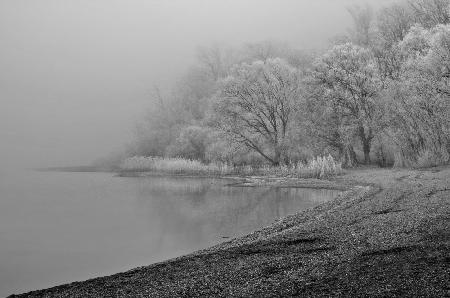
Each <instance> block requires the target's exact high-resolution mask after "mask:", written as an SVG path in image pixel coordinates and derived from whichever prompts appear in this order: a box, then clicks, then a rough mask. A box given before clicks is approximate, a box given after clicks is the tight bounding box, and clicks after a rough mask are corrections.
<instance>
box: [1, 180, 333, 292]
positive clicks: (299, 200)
mask: <svg viewBox="0 0 450 298" xmlns="http://www.w3.org/2000/svg"><path fill="white" fill-rule="evenodd" d="M230 182H231V181H230V180H227V179H212V178H211V179H210V178H206V179H205V178H183V177H143V178H123V177H114V175H113V174H111V173H73V172H72V173H64V172H36V171H12V172H11V171H8V172H0V296H2V297H3V296H6V295H9V294H12V293H22V292H26V291H29V290H36V289H41V288H47V287H51V286H55V285H58V284H61V283H67V282H71V281H76V280H85V279H89V278H92V277H97V276H101V275H109V274H113V273H117V272H120V271H125V270H128V269H131V268H133V267H138V266H143V265H149V264H151V263H154V262H158V261H162V260H166V259H169V258H172V257H177V256H180V255H183V254H186V253H190V252H193V251H195V250H198V249H202V248H206V247H209V246H211V245H214V244H217V243H220V242H222V241H225V240H227V239H228V238H227V237H230V238H232V237H236V236H239V235H243V234H246V233H249V232H252V231H254V230H256V229H258V228H261V227H264V226H267V225H269V224H270V223H272V222H273V221H275V220H276V219H278V218H280V217H283V216H286V215H288V214H293V213H295V212H297V211H300V210H304V209H307V208H311V207H314V206H316V205H318V204H320V203H322V202H325V201H327V200H330V199H331V198H333V197H335V196H336V195H337V194H338V191H334V190H312V189H300V188H268V187H257V188H251V187H231V186H227V184H229V183H230Z"/></svg>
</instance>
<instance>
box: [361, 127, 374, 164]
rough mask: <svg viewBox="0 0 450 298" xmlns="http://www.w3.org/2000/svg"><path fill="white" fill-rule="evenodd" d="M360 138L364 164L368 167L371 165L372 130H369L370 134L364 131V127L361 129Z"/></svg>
mask: <svg viewBox="0 0 450 298" xmlns="http://www.w3.org/2000/svg"><path fill="white" fill-rule="evenodd" d="M359 137H360V139H361V143H362V147H363V152H364V163H365V164H366V165H368V164H370V147H371V144H372V138H373V137H372V129H370V128H369V129H368V132H367V131H366V130H365V129H364V126H362V125H361V126H360V127H359Z"/></svg>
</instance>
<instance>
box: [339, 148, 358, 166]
mask: <svg viewBox="0 0 450 298" xmlns="http://www.w3.org/2000/svg"><path fill="white" fill-rule="evenodd" d="M339 155H340V156H341V160H342V166H343V167H344V168H352V167H354V166H356V164H357V163H358V161H357V159H356V153H355V151H354V150H353V146H352V145H343V146H342V147H341V148H340V149H339Z"/></svg>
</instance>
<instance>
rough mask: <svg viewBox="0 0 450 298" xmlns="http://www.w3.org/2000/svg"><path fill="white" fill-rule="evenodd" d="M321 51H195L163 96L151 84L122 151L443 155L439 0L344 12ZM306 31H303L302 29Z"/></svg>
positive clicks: (447, 138) (445, 10)
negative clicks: (338, 29)
mask: <svg viewBox="0 0 450 298" xmlns="http://www.w3.org/2000/svg"><path fill="white" fill-rule="evenodd" d="M349 12H350V16H351V17H352V18H353V21H354V28H353V29H352V30H351V32H349V33H348V34H346V35H343V36H340V37H336V38H335V39H334V40H333V42H332V45H331V46H330V48H329V49H328V50H326V51H323V52H311V51H302V50H297V49H293V48H291V47H289V46H287V45H285V44H280V43H274V42H261V43H255V44H246V45H244V46H242V47H240V48H228V47H224V46H219V45H215V46H211V47H208V48H201V49H199V50H198V55H197V63H196V64H195V65H194V66H192V67H191V68H190V69H189V70H188V72H187V73H186V74H185V75H184V76H183V77H182V78H181V79H180V80H179V81H178V82H177V83H176V84H175V88H174V89H173V90H172V91H171V93H170V94H165V93H164V94H163V93H162V92H160V91H159V90H158V89H157V88H155V92H154V97H153V102H152V106H151V109H150V110H149V112H148V115H147V117H146V119H145V120H144V121H142V123H141V125H139V128H138V130H137V136H136V142H135V143H134V144H133V145H132V146H131V147H130V148H129V150H128V155H130V156H135V155H138V156H160V157H181V158H186V159H194V160H200V161H203V162H212V161H215V162H221V163H227V164H233V165H244V164H252V165H262V164H270V165H274V166H277V165H280V164H292V163H298V162H299V161H306V160H308V159H310V158H312V157H314V156H317V155H324V154H327V155H328V154H332V155H333V156H334V157H335V158H337V159H338V160H340V161H341V162H342V163H343V165H344V166H354V165H356V164H357V163H365V164H370V163H377V164H379V165H380V166H391V165H395V166H408V167H409V166H433V165H439V164H445V163H448V162H449V153H450V115H449V112H450V97H449V96H450V25H449V24H450V0H411V1H405V2H399V3H396V4H393V5H391V6H388V7H385V8H383V9H381V10H379V11H376V12H375V11H372V9H371V8H370V7H354V8H351V9H349ZM312 34H313V33H312Z"/></svg>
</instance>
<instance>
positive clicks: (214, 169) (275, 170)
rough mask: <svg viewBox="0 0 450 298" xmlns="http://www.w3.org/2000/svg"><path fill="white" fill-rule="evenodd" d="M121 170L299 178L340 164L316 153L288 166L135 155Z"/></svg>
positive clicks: (333, 170) (331, 171)
mask: <svg viewBox="0 0 450 298" xmlns="http://www.w3.org/2000/svg"><path fill="white" fill-rule="evenodd" d="M120 170H121V171H132V172H159V173H167V174H186V175H214V176H226V175H243V176H251V175H262V176H294V177H299V178H319V179H322V178H327V177H331V176H335V175H339V174H341V173H342V167H341V164H340V163H338V162H336V161H335V160H334V159H333V157H332V156H331V155H329V156H324V157H320V156H319V157H316V158H314V159H312V160H310V161H309V162H308V163H298V164H294V165H290V166H285V165H283V166H277V167H276V166H268V165H266V166H262V167H253V166H250V165H246V166H233V165H227V164H225V163H210V164H204V163H202V162H200V161H198V160H189V159H183V158H161V157H143V156H135V157H130V158H127V159H125V160H124V161H123V162H122V163H121V165H120Z"/></svg>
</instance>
